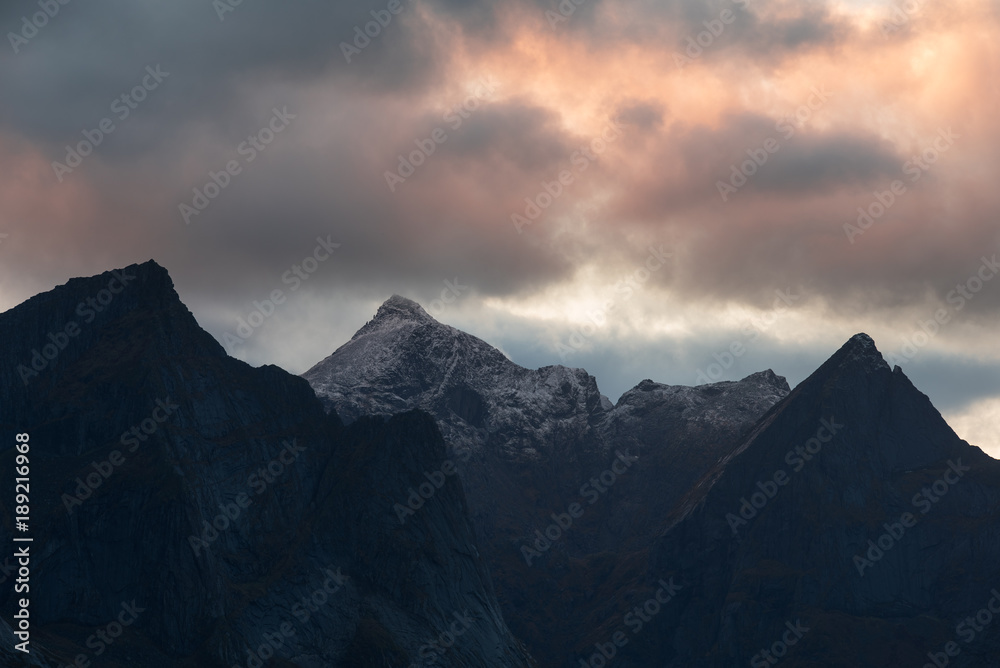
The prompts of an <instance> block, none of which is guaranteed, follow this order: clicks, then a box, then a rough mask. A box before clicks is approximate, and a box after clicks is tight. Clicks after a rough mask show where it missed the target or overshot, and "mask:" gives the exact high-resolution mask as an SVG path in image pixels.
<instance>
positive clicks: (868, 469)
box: [621, 335, 1000, 668]
mask: <svg viewBox="0 0 1000 668" xmlns="http://www.w3.org/2000/svg"><path fill="white" fill-rule="evenodd" d="M998 512H1000V463H998V462H996V461H994V460H992V459H990V458H989V457H987V456H986V455H985V454H983V453H982V452H981V451H980V450H979V449H978V448H974V447H972V446H969V445H968V444H967V443H965V442H964V441H962V440H961V439H959V438H958V437H957V436H956V435H955V434H954V432H953V431H952V430H951V429H950V428H949V427H948V425H947V424H946V423H945V422H944V420H943V419H942V418H941V416H940V414H939V413H938V412H937V411H936V410H935V409H934V407H933V406H932V405H931V403H930V401H929V400H928V399H927V397H926V396H925V395H923V394H922V393H920V392H919V391H918V390H917V389H916V388H914V387H913V385H912V384H911V383H910V381H909V380H908V379H907V378H906V376H905V375H904V374H903V373H902V371H901V370H900V369H899V368H898V367H896V368H895V369H893V370H891V369H890V368H889V367H888V365H887V364H886V363H885V362H884V360H883V359H882V356H881V355H880V354H879V352H878V350H877V349H876V348H875V345H874V342H873V341H872V340H871V339H870V338H869V337H867V336H865V335H858V336H855V337H854V338H852V339H851V340H850V341H849V342H848V343H847V344H845V345H844V347H843V348H841V350H839V351H838V352H837V353H836V354H835V355H833V357H831V359H830V360H829V361H827V362H826V363H825V364H824V365H823V366H821V367H820V369H818V370H817V371H816V372H815V373H814V374H813V375H812V376H810V377H809V378H808V379H807V380H805V381H804V382H803V383H801V384H800V385H799V386H798V387H796V388H795V390H793V391H792V393H791V394H789V396H788V397H787V398H785V399H784V400H783V401H781V402H780V403H779V404H778V405H776V406H775V407H774V408H773V409H771V410H770V411H769V412H768V413H767V415H765V416H764V417H763V418H762V419H761V420H760V422H759V423H758V424H757V425H756V426H755V428H754V430H753V432H752V433H751V434H750V435H749V436H748V437H747V438H746V439H744V440H743V442H742V443H741V444H740V446H739V447H738V448H737V449H736V450H735V451H734V452H733V453H731V454H730V455H728V456H726V457H725V458H724V459H723V460H722V461H720V463H719V464H718V465H717V466H715V467H714V468H713V469H712V470H711V471H709V472H708V473H706V475H705V476H704V477H703V478H702V479H701V481H700V482H699V484H698V485H696V486H695V487H694V488H692V490H691V491H690V492H689V493H688V494H687V495H686V497H685V500H684V503H683V504H682V506H681V508H680V509H679V510H678V511H677V513H676V515H675V523H674V524H673V526H671V527H670V529H669V530H668V531H667V532H666V533H665V534H664V535H663V537H662V539H661V540H660V541H659V542H658V544H657V545H656V547H655V549H654V551H653V558H652V568H653V572H655V573H657V574H660V575H661V576H662V577H667V576H671V577H675V578H676V579H677V581H678V582H682V583H684V585H685V590H684V592H683V594H682V595H681V596H680V597H679V598H678V601H677V604H676V605H674V606H671V607H669V608H666V609H665V612H664V614H662V615H660V616H659V617H658V618H657V619H656V621H655V624H656V626H655V631H651V632H650V633H649V634H647V635H646V636H644V638H643V642H642V644H639V643H636V644H634V645H633V646H632V647H630V648H628V650H626V651H625V654H626V656H624V657H622V659H621V665H623V666H624V665H628V666H648V665H666V666H677V667H680V666H703V667H706V668H707V667H719V668H722V667H728V666H738V665H747V664H748V663H750V664H751V665H755V666H757V665H771V664H770V663H768V662H767V657H766V656H765V655H764V654H763V650H765V649H767V648H770V647H771V646H772V645H773V644H774V643H775V642H776V641H779V640H782V638H783V637H784V638H785V640H793V641H794V643H795V644H794V646H792V645H791V643H789V646H788V647H787V648H786V647H782V646H779V647H778V649H779V650H780V651H782V652H786V651H787V658H784V659H783V660H782V665H787V666H856V667H858V668H875V667H880V668H881V667H883V666H884V667H888V666H899V665H917V666H919V665H922V664H923V663H926V662H927V661H928V660H929V656H928V653H931V655H934V654H935V653H940V652H941V651H943V650H942V648H943V647H944V646H945V645H946V643H947V642H949V641H956V642H958V641H959V640H960V639H961V640H964V639H965V638H964V637H961V638H960V637H956V620H961V619H962V618H964V617H966V616H968V615H973V616H975V615H976V613H977V611H979V610H980V609H983V608H984V607H985V606H986V605H987V603H988V601H990V600H992V599H991V596H992V594H991V593H989V592H991V591H992V588H995V587H996V586H997V583H998V582H1000V524H998V521H997V513H998ZM992 604H993V605H997V604H1000V598H998V599H997V600H996V601H994V602H993V603H992ZM800 622H801V626H799V623H800ZM786 623H787V624H791V625H792V626H791V627H788V626H786ZM792 627H794V628H796V631H795V632H794V633H793V632H791V631H788V629H789V628H792ZM803 627H805V628H808V629H809V630H808V632H805V633H804V634H803V631H802V629H803ZM966 630H968V627H966ZM786 631H788V633H789V635H788V636H787V637H786V636H784V634H785V632H786ZM982 631H983V632H982V633H978V634H973V635H974V636H976V637H974V638H973V640H974V642H969V643H968V644H966V643H965V642H958V645H960V651H961V654H960V655H959V656H958V657H957V658H950V659H949V657H947V656H945V658H946V659H949V660H950V663H949V664H948V665H955V666H982V667H985V666H997V665H1000V634H998V633H997V629H996V628H995V627H994V628H986V629H983V630H982ZM800 635H801V637H799V636H800ZM845 638H850V639H851V642H849V643H845V642H844V639H845ZM941 656H944V655H941ZM772 658H776V657H773V656H772ZM932 665H933V664H932Z"/></svg>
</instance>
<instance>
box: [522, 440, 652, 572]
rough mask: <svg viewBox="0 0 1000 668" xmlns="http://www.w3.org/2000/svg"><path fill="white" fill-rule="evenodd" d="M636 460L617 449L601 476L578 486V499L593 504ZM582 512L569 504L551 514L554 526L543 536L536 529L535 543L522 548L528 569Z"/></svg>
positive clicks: (583, 509) (567, 529)
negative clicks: (560, 510)
mask: <svg viewBox="0 0 1000 668" xmlns="http://www.w3.org/2000/svg"><path fill="white" fill-rule="evenodd" d="M637 459H638V457H628V456H626V455H623V454H622V453H621V451H620V450H616V451H615V458H614V459H613V460H612V461H611V465H610V466H609V467H608V468H607V469H605V470H604V471H602V472H601V474H600V475H597V476H595V477H593V478H591V479H590V480H589V481H588V482H585V483H584V484H583V486H582V487H580V496H581V497H583V498H584V499H586V500H587V505H589V506H592V505H594V504H595V503H597V500H598V499H600V498H601V496H602V495H604V494H606V493H607V492H608V490H609V489H611V487H612V486H614V484H615V483H616V482H618V478H619V477H621V476H622V475H624V474H625V473H627V472H628V470H629V469H630V468H631V467H632V464H634V463H635V461H636V460H637ZM585 512H586V508H584V507H583V506H582V505H581V504H579V503H571V504H569V506H568V507H567V508H566V512H564V513H559V514H556V513H552V515H551V516H550V517H551V518H552V522H553V523H552V524H550V525H548V526H547V527H545V533H544V534H543V533H542V532H541V531H539V530H536V531H535V536H536V538H535V541H534V543H532V545H522V546H521V556H523V557H524V563H526V564H527V565H528V566H531V562H532V560H533V559H538V558H540V557H541V556H542V554H543V553H544V552H548V551H549V548H551V547H552V544H553V543H555V542H556V541H557V540H559V539H560V538H562V536H563V534H564V533H565V532H567V531H569V530H570V528H571V527H572V526H573V521H574V520H578V519H580V518H581V517H583V515H584V513H585ZM532 546H533V547H532Z"/></svg>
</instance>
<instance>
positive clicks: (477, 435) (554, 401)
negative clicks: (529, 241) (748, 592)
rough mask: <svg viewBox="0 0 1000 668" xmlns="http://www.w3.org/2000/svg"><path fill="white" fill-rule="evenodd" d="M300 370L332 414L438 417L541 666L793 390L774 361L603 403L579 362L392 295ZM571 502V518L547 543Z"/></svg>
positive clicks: (572, 642) (519, 629)
mask: <svg viewBox="0 0 1000 668" xmlns="http://www.w3.org/2000/svg"><path fill="white" fill-rule="evenodd" d="M303 375H304V377H305V378H306V379H307V380H308V381H309V382H310V384H311V385H312V386H313V388H314V389H315V390H316V393H317V395H318V396H320V397H321V398H322V399H323V400H324V402H325V403H326V405H327V406H329V407H331V408H332V409H334V410H335V411H336V412H338V413H339V414H344V415H348V416H352V415H356V414H362V413H365V412H369V413H382V414H391V413H393V412H395V411H399V410H407V409H412V408H420V409H422V410H425V411H427V412H428V413H430V414H431V415H433V416H434V417H435V418H436V420H437V422H438V424H439V426H440V427H441V430H442V432H443V433H444V434H445V437H446V441H448V442H449V445H450V446H451V448H452V451H451V455H452V456H453V457H454V458H455V461H456V464H457V466H458V469H459V475H460V477H461V479H462V482H463V484H464V486H465V489H466V492H467V494H468V496H469V503H470V507H471V510H472V518H473V523H474V525H475V528H476V532H477V535H478V537H479V540H480V543H481V544H482V545H484V546H485V549H486V550H487V552H488V554H487V559H488V561H489V563H490V567H491V571H492V573H493V578H494V581H495V582H496V584H497V588H498V592H499V594H500V599H501V602H502V603H503V605H504V612H505V615H506V617H507V619H508V620H509V622H510V624H511V627H512V629H514V631H515V634H516V635H518V637H520V638H522V639H524V640H525V641H526V642H527V643H528V644H529V646H530V647H531V649H532V652H533V654H534V655H535V656H536V658H538V660H539V661H540V662H542V663H543V665H552V666H555V665H560V664H561V663H562V662H563V661H565V660H566V657H567V656H568V655H569V654H570V653H571V652H572V650H573V648H575V647H577V646H580V647H586V646H589V644H590V643H589V642H588V641H587V638H589V629H591V628H594V627H595V623H594V620H593V619H592V618H591V617H592V616H593V612H592V611H591V609H590V608H591V607H592V603H593V599H594V598H595V596H598V594H597V592H604V593H605V594H608V595H617V593H618V592H620V591H621V590H623V589H624V588H627V587H630V586H632V584H633V581H634V579H635V578H636V577H637V576H638V573H639V572H640V571H641V568H639V567H638V566H637V564H639V563H641V562H642V561H643V560H644V559H646V558H647V557H646V550H647V548H648V547H649V546H650V545H651V543H652V541H653V540H654V538H655V537H656V536H657V535H659V534H660V532H662V530H663V529H664V527H665V526H666V523H667V521H668V516H669V513H670V511H671V510H672V509H673V507H674V505H675V504H676V502H677V501H678V499H679V498H680V496H681V495H682V494H683V493H684V491H686V490H687V489H688V487H690V485H691V484H693V483H694V482H695V481H696V480H697V479H698V478H699V477H700V476H701V475H702V474H703V473H704V472H705V471H706V470H708V469H709V467H711V466H712V465H713V464H715V463H716V462H717V461H718V460H719V458H720V457H722V456H724V455H725V454H726V453H728V452H729V451H730V450H731V449H732V448H733V447H735V446H736V444H737V442H738V438H739V437H740V436H741V435H742V434H743V433H744V432H746V431H747V430H748V429H749V428H750V427H751V426H752V425H753V424H754V422H756V420H757V419H758V418H759V417H760V416H761V415H763V414H764V413H765V412H766V411H767V410H768V409H770V408H771V407H772V406H773V405H774V404H775V403H776V402H777V401H778V400H780V399H781V398H783V397H784V396H785V395H786V394H787V393H788V390H789V388H788V385H787V383H786V382H785V380H784V379H783V378H781V377H779V376H776V375H775V374H774V373H772V372H770V371H766V372H761V373H757V374H754V375H752V376H749V377H748V378H746V379H744V380H742V381H740V382H722V383H714V384H710V385H703V386H700V387H696V388H691V387H672V386H667V385H661V384H658V383H654V382H652V381H649V380H645V381H643V382H641V383H640V384H639V385H637V386H636V387H635V388H634V389H632V390H630V391H629V392H627V393H626V394H625V395H623V396H622V398H621V399H620V400H619V402H618V404H617V405H612V404H611V402H610V401H608V399H607V398H606V397H603V396H602V395H601V394H600V391H599V390H598V387H597V383H596V380H595V379H594V378H593V377H592V376H590V375H589V374H587V373H586V372H585V371H584V370H582V369H569V368H566V367H562V366H551V367H543V368H541V369H538V370H530V369H525V368H523V367H520V366H518V365H516V364H514V363H513V362H511V361H510V360H508V359H507V358H506V357H504V356H503V354H502V353H500V352H499V351H498V350H496V349H495V348H493V347H492V346H490V345H489V344H487V343H485V342H483V341H482V340H480V339H478V338H476V337H474V336H471V335H469V334H466V333H464V332H461V331H458V330H456V329H454V328H452V327H448V326H447V325H443V324H441V323H438V322H437V321H435V320H434V319H433V318H432V317H430V316H429V315H428V314H427V313H426V312H424V310H423V309H422V308H421V307H420V306H419V305H418V304H416V303H414V302H412V301H410V300H407V299H404V298H402V297H398V296H394V297H392V298H391V299H389V300H388V301H386V302H385V303H384V304H383V305H382V306H381V307H380V308H379V310H378V313H377V314H376V315H375V318H374V319H373V320H371V321H370V322H368V323H367V324H366V325H365V326H364V327H362V328H361V329H360V330H359V331H358V332H357V334H355V336H354V337H353V338H352V339H351V341H349V342H348V343H346V344H344V345H343V346H342V347H340V348H339V349H338V350H337V351H336V352H334V353H333V354H332V355H331V356H330V357H328V358H327V359H325V360H323V361H322V362H320V363H319V364H317V365H316V366H315V367H313V368H312V369H310V370H309V371H308V372H306V373H305V374H303ZM616 470H617V471H618V473H615V471H616ZM602 475H603V476H604V477H603V479H602V477H601V476H602ZM609 481H610V484H609ZM575 503H576V504H579V505H580V507H581V509H580V516H579V517H576V518H572V522H573V523H572V526H571V527H569V528H567V529H566V530H560V531H559V537H558V539H557V540H555V541H547V540H546V539H545V538H544V532H545V531H546V530H547V529H548V528H549V527H550V526H552V525H553V524H554V522H555V520H554V519H553V514H555V515H556V516H563V517H564V518H565V515H566V514H567V512H568V508H569V507H570V506H571V505H572V504H575ZM563 522H564V523H565V522H566V519H563ZM536 532H539V533H536ZM552 533H555V532H554V531H553V532H552ZM540 535H541V536H542V537H541V538H539V536H540ZM547 542H548V543H551V545H548V546H547V545H546V543H547ZM611 554H618V555H621V556H623V557H624V561H625V562H626V563H627V564H629V565H628V566H626V567H615V565H614V563H613V561H614V560H610V558H609V555H611ZM598 583H600V584H599V585H598ZM602 595H603V594H602Z"/></svg>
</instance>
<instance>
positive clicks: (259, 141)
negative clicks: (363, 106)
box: [177, 107, 296, 225]
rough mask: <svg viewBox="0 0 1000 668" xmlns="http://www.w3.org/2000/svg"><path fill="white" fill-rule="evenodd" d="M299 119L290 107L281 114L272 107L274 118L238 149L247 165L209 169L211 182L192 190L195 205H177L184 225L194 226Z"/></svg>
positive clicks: (232, 163)
mask: <svg viewBox="0 0 1000 668" xmlns="http://www.w3.org/2000/svg"><path fill="white" fill-rule="evenodd" d="M295 118H296V115H295V114H291V113H289V112H288V107H282V108H281V110H280V111H279V110H278V108H277V107H274V108H272V109H271V118H270V120H268V122H267V124H266V125H265V126H264V127H262V128H261V129H260V130H258V131H257V132H256V133H254V134H252V135H249V136H248V137H247V138H246V140H244V141H242V142H240V145H239V146H237V147H236V153H237V155H241V156H243V164H240V161H239V160H230V161H228V162H227V163H226V165H225V169H221V170H219V171H218V172H213V171H211V170H209V172H208V179H209V180H208V181H207V182H205V185H203V186H202V187H200V188H198V187H195V188H193V189H192V192H193V193H194V197H192V198H191V203H190V204H188V203H187V202H181V203H180V204H178V205H177V208H178V210H179V211H180V214H181V218H183V219H184V224H185V225H190V224H191V219H192V218H193V217H195V216H199V215H201V212H202V211H204V210H205V209H207V208H208V205H209V204H211V203H212V201H213V200H215V198H216V197H218V196H219V195H220V194H222V191H223V190H225V189H226V188H228V187H229V184H230V183H232V180H233V177H235V176H237V175H239V174H241V173H242V172H243V165H244V164H246V165H249V164H250V163H251V162H253V161H254V160H255V159H256V158H257V156H258V155H259V154H261V153H263V152H264V151H265V150H266V149H267V147H268V145H270V143H271V142H273V141H274V138H275V137H277V136H278V135H279V134H280V133H281V132H283V131H284V130H285V128H287V127H288V126H289V124H291V122H292V121H293V120H294V119H295Z"/></svg>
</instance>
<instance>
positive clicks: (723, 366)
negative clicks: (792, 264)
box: [694, 288, 802, 385]
mask: <svg viewBox="0 0 1000 668" xmlns="http://www.w3.org/2000/svg"><path fill="white" fill-rule="evenodd" d="M774 293H775V294H776V295H777V297H776V298H775V300H774V303H773V304H772V306H771V310H770V311H768V312H767V313H766V314H765V315H762V316H761V317H760V318H753V317H752V318H750V322H748V323H747V324H745V325H743V327H741V328H740V334H742V335H743V336H745V337H746V339H747V340H746V342H744V341H742V340H736V341H733V342H732V343H730V344H729V347H728V348H726V349H725V350H723V351H722V352H718V353H713V354H712V357H713V358H714V359H715V362H712V363H711V364H709V365H708V366H707V367H705V368H704V369H698V375H697V376H695V379H694V382H695V385H703V384H705V383H714V382H716V381H718V380H720V379H721V378H722V377H723V376H724V375H725V373H726V371H728V370H729V369H731V368H732V367H733V365H734V364H736V360H737V359H739V358H741V357H743V356H744V355H745V354H746V353H747V350H749V349H748V348H747V344H749V343H752V342H754V341H756V340H757V339H758V338H759V337H760V335H761V332H766V331H767V330H768V329H770V328H771V326H772V325H773V324H774V323H775V322H777V321H778V316H780V315H781V314H782V313H785V312H786V311H788V309H790V308H791V307H792V306H793V305H794V304H795V302H797V301H799V300H800V299H802V295H796V294H794V293H793V292H792V290H791V288H786V289H785V290H775V291H774Z"/></svg>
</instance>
